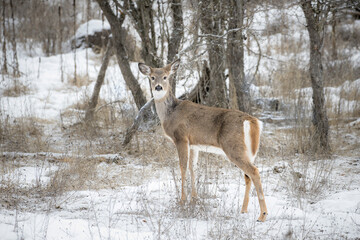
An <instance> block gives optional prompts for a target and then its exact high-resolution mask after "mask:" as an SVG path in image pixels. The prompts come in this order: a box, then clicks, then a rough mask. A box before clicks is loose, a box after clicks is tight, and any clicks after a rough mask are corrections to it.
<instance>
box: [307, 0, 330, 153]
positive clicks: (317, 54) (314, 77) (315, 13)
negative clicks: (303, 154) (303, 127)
mask: <svg viewBox="0 0 360 240" xmlns="http://www.w3.org/2000/svg"><path fill="white" fill-rule="evenodd" d="M301 8H302V10H303V12H304V15H305V18H306V23H307V30H308V33H309V38H310V79H311V86H312V90H313V95H312V100H313V114H312V115H313V116H312V123H313V125H314V128H315V130H314V133H313V143H314V144H313V146H314V150H315V151H316V152H328V151H329V150H330V145H329V122H328V118H327V114H326V108H325V98H324V87H323V65H322V54H321V49H322V46H323V37H324V26H325V22H326V17H327V14H328V11H329V5H328V4H327V2H326V1H321V0H317V1H310V0H302V1H301Z"/></svg>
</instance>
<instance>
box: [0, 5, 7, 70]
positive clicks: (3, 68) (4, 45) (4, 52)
mask: <svg viewBox="0 0 360 240" xmlns="http://www.w3.org/2000/svg"><path fill="white" fill-rule="evenodd" d="M5 8H6V4H5V0H3V1H2V30H3V31H2V33H3V40H2V55H3V58H4V60H3V61H4V62H3V65H2V69H1V72H2V73H3V74H7V73H8V69H7V64H8V63H7V57H6V26H5V19H6V15H5Z"/></svg>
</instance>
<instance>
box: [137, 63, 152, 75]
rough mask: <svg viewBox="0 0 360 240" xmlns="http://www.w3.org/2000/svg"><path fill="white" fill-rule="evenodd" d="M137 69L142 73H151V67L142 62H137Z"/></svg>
mask: <svg viewBox="0 0 360 240" xmlns="http://www.w3.org/2000/svg"><path fill="white" fill-rule="evenodd" d="M139 70H140V72H141V73H142V74H144V75H150V73H151V68H150V67H149V66H147V65H145V64H144V63H139Z"/></svg>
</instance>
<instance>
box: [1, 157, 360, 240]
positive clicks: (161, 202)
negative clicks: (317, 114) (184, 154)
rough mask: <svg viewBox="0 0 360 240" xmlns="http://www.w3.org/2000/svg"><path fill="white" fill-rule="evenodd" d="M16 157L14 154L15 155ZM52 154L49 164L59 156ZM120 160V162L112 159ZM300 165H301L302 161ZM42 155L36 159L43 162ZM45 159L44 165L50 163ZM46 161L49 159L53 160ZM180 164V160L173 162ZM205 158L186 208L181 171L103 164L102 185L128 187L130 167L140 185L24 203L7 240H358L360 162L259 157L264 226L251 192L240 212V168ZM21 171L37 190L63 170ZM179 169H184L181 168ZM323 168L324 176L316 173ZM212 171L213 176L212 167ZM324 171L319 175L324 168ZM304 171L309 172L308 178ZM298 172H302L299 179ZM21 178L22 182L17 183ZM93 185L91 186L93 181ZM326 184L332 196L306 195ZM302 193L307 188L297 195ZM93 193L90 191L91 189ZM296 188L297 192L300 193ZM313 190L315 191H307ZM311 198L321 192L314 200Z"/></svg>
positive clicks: (7, 213)
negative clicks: (265, 208) (195, 197)
mask: <svg viewBox="0 0 360 240" xmlns="http://www.w3.org/2000/svg"><path fill="white" fill-rule="evenodd" d="M7 154H8V155H11V153H7ZM53 157H54V156H53V155H50V154H49V155H48V159H51V158H53ZM110 157H113V156H110ZM297 160H299V159H297ZM36 161H37V159H36V157H34V158H33V160H32V161H31V162H32V163H35V162H36ZM42 161H43V160H42ZM45 161H46V160H45ZM169 161H172V162H176V161H177V160H176V158H175V157H174V158H173V159H169ZM207 161H208V160H206V157H204V158H201V160H200V162H199V167H200V166H201V167H203V169H201V170H199V172H198V177H199V181H198V186H197V188H198V192H199V201H198V202H197V203H196V204H191V203H188V204H186V205H185V206H180V205H179V203H178V197H179V196H178V195H179V193H178V192H177V190H176V187H179V184H180V179H179V175H178V169H176V168H175V174H176V176H175V177H174V175H173V171H174V168H173V167H174V166H167V167H161V166H159V165H158V164H156V163H155V164H149V165H147V166H143V167H140V166H136V165H133V166H132V165H130V166H124V165H119V164H107V163H100V164H98V165H97V166H96V169H95V171H96V174H97V175H98V177H97V179H98V180H100V181H103V182H106V181H114V182H117V181H121V180H123V179H126V178H124V177H121V176H122V175H124V174H128V173H126V172H127V171H128V170H129V169H131V170H132V171H134V174H133V176H132V178H143V179H141V180H139V179H137V181H139V182H137V183H136V184H135V185H133V184H130V183H128V182H117V183H115V187H113V188H109V186H108V187H106V188H100V189H97V190H94V189H93V187H94V186H91V187H90V185H94V183H88V184H89V188H92V189H89V190H81V191H70V192H66V193H65V194H63V195H62V196H61V197H57V198H55V197H53V198H52V197H43V198H39V199H36V202H35V203H31V200H29V203H26V202H23V203H21V204H20V205H21V206H18V208H19V209H12V210H6V209H3V210H2V211H1V212H0V216H1V218H0V219H1V222H0V230H1V233H2V238H1V239H19V238H20V239H154V238H161V239H163V238H165V239H239V238H246V239H344V238H346V239H356V238H358V237H359V224H360V190H359V184H360V174H359V173H360V169H359V164H360V159H359V158H358V157H335V158H334V159H328V160H319V161H313V162H311V163H310V164H309V165H307V166H306V167H307V168H309V170H308V172H307V173H306V175H305V174H304V172H303V170H304V169H303V167H304V166H302V165H301V164H297V163H294V166H290V164H289V162H278V163H276V164H275V167H274V166H271V165H268V164H269V161H267V160H266V159H262V158H260V159H258V160H257V162H258V166H259V168H260V174H261V176H262V181H263V186H264V191H265V195H266V203H267V206H268V209H269V216H268V219H267V221H266V222H265V223H259V222H256V219H257V217H258V214H259V206H258V202H257V196H256V194H255V193H254V191H253V192H252V194H251V199H250V204H249V213H247V214H240V209H241V202H242V197H243V195H244V188H245V187H244V181H243V176H242V174H241V173H240V171H239V170H238V169H236V168H235V167H234V166H232V165H231V164H229V163H228V162H226V160H224V159H222V158H218V159H217V161H219V163H217V164H215V166H210V165H208V164H209V163H208V162H207ZM31 165H32V164H31V163H30V162H29V163H28V166H27V167H20V168H16V169H14V170H13V171H9V173H7V174H6V175H5V176H3V177H4V178H9V179H18V180H17V181H18V184H20V185H23V187H26V186H28V187H31V186H33V187H34V189H36V188H35V186H36V184H43V185H46V184H47V182H48V181H50V179H51V177H53V175H54V174H55V172H56V171H57V169H58V168H59V167H58V166H57V164H54V163H52V164H51V163H49V162H47V161H46V163H45V166H31ZM175 165H176V164H175ZM322 167H325V168H327V169H322V173H321V174H320V175H321V176H317V174H318V173H317V172H316V171H311V170H313V169H317V168H322ZM204 168H205V169H206V170H205V169H204ZM317 170H319V169H317ZM299 172H302V174H301V176H300V175H299ZM295 173H298V174H295ZM15 176H16V177H15ZM90 181H91V180H90ZM302 181H305V182H306V184H307V186H314V187H315V188H316V187H317V186H320V187H321V188H323V189H326V190H316V189H310V188H309V189H308V190H304V189H301V188H300V187H301V186H300V185H297V184H298V183H299V182H302ZM298 187H299V189H297V188H298ZM84 188H85V189H86V188H87V187H86V186H84ZM292 188H293V189H292ZM306 188H307V187H306ZM306 194H310V195H311V194H313V195H312V196H306Z"/></svg>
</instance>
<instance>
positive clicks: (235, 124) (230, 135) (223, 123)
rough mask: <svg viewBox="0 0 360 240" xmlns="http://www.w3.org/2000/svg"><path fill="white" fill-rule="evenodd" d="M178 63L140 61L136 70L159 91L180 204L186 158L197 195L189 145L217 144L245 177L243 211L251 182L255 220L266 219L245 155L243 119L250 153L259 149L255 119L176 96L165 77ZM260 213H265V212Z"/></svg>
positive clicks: (158, 102)
mask: <svg viewBox="0 0 360 240" xmlns="http://www.w3.org/2000/svg"><path fill="white" fill-rule="evenodd" d="M178 65H179V62H178V61H175V62H174V63H172V64H169V65H167V66H166V67H164V68H150V67H148V66H146V65H144V64H141V63H140V64H139V69H140V71H141V72H142V73H144V74H146V75H147V76H148V77H149V78H150V81H151V88H152V91H153V93H154V92H155V93H159V95H158V98H157V99H155V106H156V110H157V113H158V115H159V118H160V121H161V125H162V128H163V130H164V132H165V134H166V135H167V136H168V137H169V138H170V139H171V140H172V141H173V142H174V144H175V146H176V148H177V151H178V154H179V163H180V170H181V179H182V191H181V192H182V194H181V203H184V202H185V200H186V194H185V189H184V188H185V182H186V181H185V178H186V169H187V163H188V161H190V165H189V168H190V172H191V177H192V194H191V195H192V197H196V196H197V194H196V191H195V187H194V173H193V168H192V162H193V160H194V159H193V158H194V151H193V150H191V151H190V154H189V148H190V146H191V145H207V146H212V147H217V148H220V149H222V150H223V151H224V152H225V154H226V155H227V157H228V158H229V159H230V161H232V162H233V163H234V164H235V165H236V166H238V167H239V168H240V169H242V170H243V171H244V172H245V174H246V175H247V176H248V177H245V180H246V181H245V183H246V191H245V197H244V202H243V207H242V212H246V211H247V205H248V202H249V191H250V186H251V181H252V182H253V183H254V185H255V188H256V191H257V194H258V199H259V204H260V209H261V214H260V217H259V219H258V220H259V221H265V219H266V215H267V208H266V204H265V199H264V193H263V190H262V186H261V181H260V175H259V171H258V169H257V168H256V167H255V166H254V165H253V164H252V163H251V162H250V159H249V156H248V155H247V154H246V145H245V140H244V121H249V122H250V140H251V152H252V154H253V155H255V154H256V152H257V151H258V148H259V140H260V127H259V123H258V120H257V119H256V118H255V117H252V116H250V115H248V114H246V113H244V112H241V111H237V110H229V109H222V108H214V107H208V106H203V105H199V104H195V103H193V102H190V101H183V100H179V99H177V98H176V97H175V96H174V95H173V94H172V92H171V89H170V84H169V82H168V79H169V77H170V75H171V74H172V73H173V72H175V71H176V70H177V67H178ZM159 86H161V87H162V90H161V91H158V92H156V91H157V90H156V87H159ZM162 91H165V92H162ZM155 93H154V96H155ZM189 158H190V160H189ZM263 213H266V214H265V215H264V214H263Z"/></svg>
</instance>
